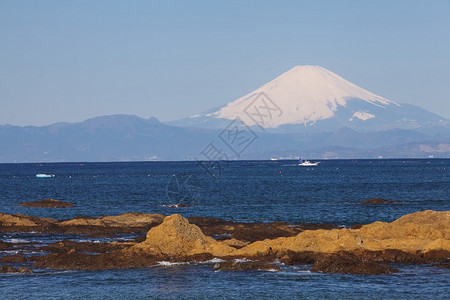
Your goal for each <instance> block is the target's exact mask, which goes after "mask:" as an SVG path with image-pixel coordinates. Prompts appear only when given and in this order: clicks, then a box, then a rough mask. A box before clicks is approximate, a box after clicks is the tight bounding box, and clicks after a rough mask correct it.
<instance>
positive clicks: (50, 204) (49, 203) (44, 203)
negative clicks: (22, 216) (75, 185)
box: [20, 199, 74, 208]
mask: <svg viewBox="0 0 450 300" xmlns="http://www.w3.org/2000/svg"><path fill="white" fill-rule="evenodd" d="M20 206H22V207H46V208H56V207H74V205H73V204H72V203H70V202H64V201H59V200H55V199H44V200H40V201H32V202H24V203H21V204H20Z"/></svg>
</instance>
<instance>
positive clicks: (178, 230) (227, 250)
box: [130, 211, 450, 257]
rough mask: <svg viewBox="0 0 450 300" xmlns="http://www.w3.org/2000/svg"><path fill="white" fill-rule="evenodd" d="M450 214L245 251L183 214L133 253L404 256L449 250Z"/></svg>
mask: <svg viewBox="0 0 450 300" xmlns="http://www.w3.org/2000/svg"><path fill="white" fill-rule="evenodd" d="M449 230H450V212H437V211H422V212H417V213H414V214H410V215H406V216H404V217H402V218H400V219H398V220H396V221H394V222H391V223H384V222H375V223H372V224H369V225H365V226H363V227H362V228H361V229H333V230H322V229H320V230H306V231H304V232H301V233H299V234H298V235H297V236H294V237H282V238H277V239H272V240H270V239H267V240H264V241H257V242H254V243H252V244H250V245H247V246H245V247H243V248H241V249H235V248H233V247H230V246H229V245H227V244H226V243H224V242H219V241H216V240H214V239H212V238H211V237H207V236H205V235H204V234H203V233H202V231H201V230H200V228H199V227H197V226H196V225H193V224H190V223H189V222H188V221H187V220H186V219H185V218H183V217H182V216H180V215H172V216H169V217H166V218H165V219H164V221H163V223H162V224H161V225H159V226H157V227H154V228H152V229H151V230H150V231H149V232H148V233H147V237H146V240H145V241H144V242H142V243H140V244H137V245H136V246H134V247H132V248H130V249H132V250H133V251H143V252H148V253H150V254H152V255H162V256H169V257H177V256H189V255H195V254H200V253H210V254H212V255H214V256H218V257H223V256H233V255H235V256H245V257H255V256H266V255H273V254H277V255H284V254H286V253H287V252H289V251H292V252H303V251H310V252H316V253H335V252H338V251H355V250H371V251H378V250H385V249H398V250H402V251H405V252H416V251H422V252H427V251H432V250H447V251H450V245H449V244H450V242H449Z"/></svg>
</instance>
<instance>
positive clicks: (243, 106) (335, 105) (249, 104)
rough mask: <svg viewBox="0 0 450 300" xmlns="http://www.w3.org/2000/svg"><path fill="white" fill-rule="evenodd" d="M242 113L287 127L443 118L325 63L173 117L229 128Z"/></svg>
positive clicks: (252, 121)
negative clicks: (373, 89) (392, 97)
mask: <svg viewBox="0 0 450 300" xmlns="http://www.w3.org/2000/svg"><path fill="white" fill-rule="evenodd" d="M237 117H239V118H240V119H241V120H242V121H244V122H245V123H246V124H247V125H250V126H251V125H259V126H261V127H264V128H271V129H277V130H284V131H286V130H287V131H298V130H299V129H301V128H300V126H301V127H303V129H302V130H304V128H306V127H308V128H310V129H311V128H313V130H316V131H317V130H321V131H322V130H336V129H337V128H340V127H342V126H347V127H350V128H355V129H363V130H386V129H392V128H417V127H420V126H423V124H424V123H428V124H431V123H433V122H434V123H436V122H437V123H438V122H440V121H441V120H444V119H443V118H442V117H440V116H438V115H435V114H433V113H430V112H428V111H426V110H424V109H421V108H419V107H414V106H411V105H401V104H398V103H396V102H394V101H391V100H388V99H386V98H383V97H380V96H378V95H375V94H373V93H371V92H369V91H367V90H365V89H363V88H361V87H359V86H357V85H355V84H353V83H351V82H349V81H347V80H345V79H344V78H342V77H340V76H339V75H337V74H335V73H333V72H330V71H328V70H326V69H324V68H322V67H320V66H296V67H294V68H292V69H290V70H289V71H287V72H285V73H283V74H281V75H280V76H278V77H277V78H275V79H274V80H272V81H270V82H268V83H267V84H265V85H263V86H261V87H260V88H258V89H256V90H254V91H253V92H251V93H249V94H247V95H245V96H243V97H241V98H239V99H237V100H235V101H232V102H230V103H228V104H227V105H225V106H222V107H219V108H216V109H212V110H210V111H209V112H206V113H203V114H198V115H194V116H191V117H189V118H185V119H182V120H179V121H174V122H171V124H173V125H178V126H199V127H207V128H223V127H224V125H225V124H226V123H227V122H229V120H232V119H235V118H237Z"/></svg>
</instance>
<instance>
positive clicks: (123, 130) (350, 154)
mask: <svg viewBox="0 0 450 300" xmlns="http://www.w3.org/2000/svg"><path fill="white" fill-rule="evenodd" d="M0 145H1V146H0V162H4V163H7V162H61V161H148V160H220V159H270V158H277V159H281V158H291V159H294V158H297V157H298V156H299V155H301V156H304V157H307V158H311V159H337V158H379V157H384V158H427V157H436V158H437V157H442V158H450V125H449V121H448V120H446V119H444V118H442V117H440V116H438V115H436V114H433V113H431V112H428V111H426V110H424V109H422V108H420V107H416V106H412V105H407V104H398V103H396V102H394V101H391V100H388V99H385V98H382V97H380V96H377V95H375V94H373V93H370V92H368V91H366V90H364V89H362V88H360V87H358V86H356V85H354V84H352V83H350V82H348V81H347V80H345V79H343V78H342V77H340V76H338V75H336V74H334V73H332V72H330V71H328V70H326V69H324V68H321V67H318V66H297V67H295V68H293V69H291V70H289V71H288V72H286V73H284V74H282V75H280V76H279V77H277V78H275V79H274V80H272V81H270V82H269V83H267V84H265V85H264V86H262V87H260V88H258V89H257V90H255V91H253V92H251V93H249V94H248V95H246V96H244V97H242V98H239V99H237V100H235V101H232V102H230V103H228V104H226V105H224V106H222V107H219V108H215V109H211V110H210V111H209V112H205V113H201V114H198V115H194V116H191V117H188V118H184V119H181V120H177V121H173V122H169V123H166V124H164V123H161V122H159V121H158V120H157V119H156V118H150V119H142V118H139V117H137V116H131V115H112V116H102V117H97V118H92V119H88V120H86V121H84V122H79V123H56V124H52V125H47V126H24V127H20V126H12V125H1V126H0Z"/></svg>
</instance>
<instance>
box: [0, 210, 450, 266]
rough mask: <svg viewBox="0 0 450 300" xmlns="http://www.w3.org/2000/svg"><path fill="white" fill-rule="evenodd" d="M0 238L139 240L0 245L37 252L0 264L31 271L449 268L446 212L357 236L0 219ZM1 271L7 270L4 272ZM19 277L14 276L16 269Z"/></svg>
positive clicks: (137, 218) (118, 219)
mask: <svg viewBox="0 0 450 300" xmlns="http://www.w3.org/2000/svg"><path fill="white" fill-rule="evenodd" d="M0 231H2V232H31V231H33V232H42V233H76V234H89V235H106V236H107V235H114V234H123V233H135V234H139V233H142V234H145V233H146V234H145V235H137V237H136V238H135V240H134V241H128V242H111V243H92V242H74V241H70V240H63V241H60V242H57V243H53V244H49V245H35V244H29V243H24V244H11V243H6V242H0V251H2V250H8V249H14V250H20V249H32V248H33V247H39V250H41V251H45V252H44V253H45V255H40V256H28V257H25V256H23V255H21V256H20V255H19V256H17V255H9V256H3V257H1V258H0V263H20V262H24V261H26V262H27V263H28V264H31V263H32V266H31V269H43V268H49V269H54V270H66V269H73V270H101V269H118V268H139V267H146V266H152V265H155V264H157V263H158V262H161V261H170V262H180V261H182V262H191V261H196V262H202V261H203V262H204V261H210V260H211V259H213V258H220V259H221V261H222V262H221V263H218V264H215V265H214V268H212V269H213V270H221V271H228V270H253V269H256V270H266V271H279V270H280V267H279V266H280V264H289V265H295V264H302V265H311V266H312V268H311V270H312V271H315V272H326V273H353V274H388V273H393V272H398V269H396V268H394V267H392V266H389V264H393V263H395V264H398V263H409V264H436V265H437V266H439V267H442V268H448V265H449V261H450V211H443V212H439V211H421V212H416V213H413V214H409V215H405V216H403V217H401V218H399V219H397V220H395V221H393V222H390V223H385V222H374V223H371V224H367V225H362V226H357V228H355V229H348V228H336V227H335V226H333V225H331V224H305V223H303V224H288V223H281V222H276V223H235V222H231V221H225V220H221V219H212V218H203V217H193V218H189V219H186V218H184V217H182V216H180V215H177V214H174V215H171V216H167V217H166V216H163V215H159V214H144V213H126V214H123V215H120V216H105V217H100V218H89V217H77V218H74V219H71V220H61V221H58V220H54V219H47V218H37V217H32V216H24V215H20V214H15V215H7V214H1V213H0ZM4 269H5V270H7V269H11V268H9V267H5V268H4ZM17 270H18V269H17Z"/></svg>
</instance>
